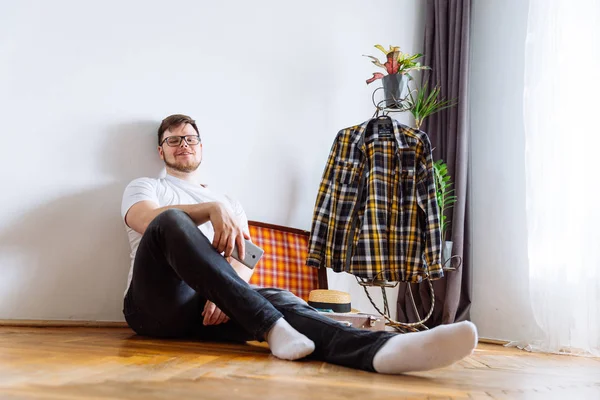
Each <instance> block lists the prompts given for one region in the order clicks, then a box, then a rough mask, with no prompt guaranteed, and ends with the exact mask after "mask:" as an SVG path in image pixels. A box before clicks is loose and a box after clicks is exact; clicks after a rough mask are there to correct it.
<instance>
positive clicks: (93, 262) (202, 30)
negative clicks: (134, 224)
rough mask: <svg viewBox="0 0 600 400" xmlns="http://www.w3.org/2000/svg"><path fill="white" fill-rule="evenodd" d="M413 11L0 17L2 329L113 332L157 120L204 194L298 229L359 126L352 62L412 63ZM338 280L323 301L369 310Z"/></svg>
mask: <svg viewBox="0 0 600 400" xmlns="http://www.w3.org/2000/svg"><path fill="white" fill-rule="evenodd" d="M423 7H424V4H423V3H422V2H420V1H417V0H404V1H392V0H383V1H380V2H378V3H377V4H370V3H367V2H364V1H358V0H354V1H348V0H336V1H327V2H323V1H316V0H309V1H302V2H282V1H275V0H270V1H267V0H262V1H253V2H246V1H220V2H209V1H204V2H199V1H191V0H188V1H172V2H168V3H167V2H164V1H126V2H125V1H114V0H111V1H102V2H101V1H96V2H80V1H75V0H70V1H68V0H63V1H58V0H57V1H53V2H44V1H17V0H12V1H10V0H9V1H3V2H2V3H1V4H0V110H1V111H0V113H1V116H2V117H1V119H0V120H1V121H2V124H1V130H0V135H1V138H2V148H3V150H4V151H3V152H2V157H0V178H1V182H2V187H3V190H2V197H1V199H2V200H1V201H2V203H1V205H2V207H1V208H0V268H1V277H2V278H1V280H0V319H8V318H25V319H37V318H40V319H41V318H43V319H86V320H87V319H89V320H122V316H121V303H122V299H121V297H122V292H123V290H124V286H125V282H126V276H127V270H128V268H129V258H128V251H129V248H128V243H127V237H126V234H125V231H124V229H123V225H122V222H121V220H120V217H119V205H120V200H121V195H122V190H123V189H124V187H125V185H126V184H127V183H128V182H129V181H130V180H131V179H133V178H136V177H139V176H154V175H156V174H158V173H159V172H160V170H161V164H160V162H159V160H158V157H157V155H156V153H155V152H156V150H155V130H156V128H157V125H158V123H159V121H160V120H161V119H162V118H163V117H165V116H167V115H169V114H172V113H186V114H190V115H192V116H193V117H194V118H196V119H197V121H199V127H200V129H201V132H202V137H203V142H204V162H203V164H202V167H201V168H202V172H203V175H204V178H205V181H206V182H207V183H208V184H209V185H211V186H212V187H214V188H215V189H218V190H222V191H225V192H227V193H229V194H231V195H232V196H234V197H237V198H238V199H239V200H240V201H241V202H242V204H244V206H245V208H246V211H247V214H248V215H249V217H250V218H251V219H255V220H262V221H267V222H272V223H278V224H284V225H289V226H294V227H298V228H302V229H310V223H311V219H312V212H313V206H314V201H315V196H316V191H317V188H318V184H319V180H320V178H321V174H322V171H323V167H324V165H325V161H326V158H327V155H328V152H329V149H330V147H331V144H332V142H333V139H334V137H335V134H336V133H337V131H338V130H339V129H341V128H343V127H346V126H350V125H353V124H356V123H359V122H362V121H364V120H366V119H368V118H370V116H371V115H372V113H373V106H372V104H371V91H372V90H373V89H374V87H373V86H369V87H367V86H366V84H365V79H367V78H368V77H370V75H371V72H373V71H375V67H374V66H373V65H372V64H370V62H369V60H368V59H366V58H364V57H362V56H361V55H362V54H376V52H377V50H376V49H374V48H373V45H374V44H375V43H381V44H384V45H388V44H396V45H401V46H402V49H403V51H407V52H417V51H420V50H421V46H422V36H423V22H424V14H423V11H424V8H423ZM406 118H407V117H406V116H402V117H400V118H398V119H399V120H401V121H402V122H405V123H406V122H408V120H407V119H406ZM352 279H354V278H353V277H350V279H344V278H343V277H335V278H334V277H332V279H331V281H332V285H331V287H332V288H338V289H343V290H351V292H352V294H353V296H354V297H353V299H354V306H355V307H358V308H361V309H363V310H364V311H367V310H368V309H369V308H368V307H367V303H366V302H367V300H366V298H365V297H364V294H363V293H361V292H360V290H357V288H356V285H355V284H354V287H352V286H350V283H349V282H351V280H352ZM392 297H393V298H392V303H394V304H395V296H392ZM393 308H394V310H393V312H395V306H394V307H393Z"/></svg>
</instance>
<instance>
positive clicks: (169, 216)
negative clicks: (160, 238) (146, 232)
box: [148, 208, 193, 228]
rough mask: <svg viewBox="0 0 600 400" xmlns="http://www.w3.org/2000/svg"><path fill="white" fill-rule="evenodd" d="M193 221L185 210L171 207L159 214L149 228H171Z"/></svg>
mask: <svg viewBox="0 0 600 400" xmlns="http://www.w3.org/2000/svg"><path fill="white" fill-rule="evenodd" d="M189 222H192V223H193V221H192V219H191V218H190V216H189V215H188V214H187V213H186V212H185V211H183V210H179V209H177V208H169V209H167V210H165V211H163V212H161V213H160V214H158V215H157V216H156V217H154V219H153V220H152V221H151V222H150V225H148V228H158V227H161V228H170V227H176V226H181V225H182V224H185V223H189Z"/></svg>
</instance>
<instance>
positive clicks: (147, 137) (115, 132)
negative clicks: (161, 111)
mask: <svg viewBox="0 0 600 400" xmlns="http://www.w3.org/2000/svg"><path fill="white" fill-rule="evenodd" d="M159 125H160V121H138V122H131V123H124V124H119V125H116V126H114V127H112V128H109V129H108V132H107V135H106V136H107V140H106V146H105V150H104V152H103V155H104V158H103V161H102V166H103V167H104V172H106V173H108V174H109V175H110V176H111V177H113V178H114V179H115V180H117V181H121V182H124V183H125V185H127V183H129V182H130V181H131V180H132V179H135V178H139V177H142V176H148V177H156V176H159V175H160V174H161V173H162V174H164V163H163V161H162V160H161V159H160V158H159V156H158V150H157V147H158V136H157V129H158V126H159ZM123 189H125V186H123ZM121 194H122V193H121Z"/></svg>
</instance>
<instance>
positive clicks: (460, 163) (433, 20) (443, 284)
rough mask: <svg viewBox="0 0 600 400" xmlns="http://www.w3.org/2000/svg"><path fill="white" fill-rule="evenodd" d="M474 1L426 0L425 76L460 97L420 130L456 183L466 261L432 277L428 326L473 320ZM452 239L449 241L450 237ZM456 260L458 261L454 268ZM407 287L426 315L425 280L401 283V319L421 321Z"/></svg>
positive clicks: (457, 221) (460, 251)
mask: <svg viewBox="0 0 600 400" xmlns="http://www.w3.org/2000/svg"><path fill="white" fill-rule="evenodd" d="M470 16H471V1H470V0H428V1H427V11H426V22H425V46H424V51H423V54H424V57H423V64H424V65H427V66H429V67H431V71H428V72H426V73H425V74H424V75H423V77H424V80H425V81H426V82H427V83H428V86H429V87H430V88H431V87H433V86H436V85H439V86H440V87H441V95H442V97H444V98H446V99H456V100H457V101H458V104H457V105H456V106H455V107H452V108H449V109H446V110H444V111H441V112H439V113H437V114H434V115H432V116H430V117H429V118H427V119H426V120H425V123H424V124H423V125H422V126H421V130H423V131H424V132H427V133H428V135H429V138H430V139H431V144H432V147H433V148H434V152H433V156H434V160H438V159H440V158H441V159H443V160H444V161H445V162H446V163H447V164H448V170H449V172H450V174H451V176H452V179H453V181H454V185H455V189H456V193H455V194H456V196H457V197H458V201H457V202H456V204H455V205H454V209H453V210H451V212H450V213H449V215H448V217H451V218H452V219H451V221H452V225H451V227H450V228H449V229H450V231H451V232H452V234H451V237H452V241H453V242H454V249H453V254H454V255H459V256H460V257H462V259H463V263H462V266H461V267H460V268H458V270H456V271H448V272H446V274H445V277H444V278H442V279H440V280H437V281H434V282H433V286H434V292H435V307H434V311H433V315H432V316H431V318H430V319H429V320H428V321H427V323H426V325H427V326H429V327H433V326H437V325H440V324H448V323H452V322H457V321H462V320H466V319H469V310H470V307H471V263H470V260H469V258H468V256H469V248H470V239H469V235H470V232H469V215H468V212H467V211H468V204H467V198H468V195H467V191H468V180H467V172H468V168H467V167H468V162H469V160H468V157H469V117H468V108H469V99H468V91H469V85H468V78H469V31H470ZM446 240H449V239H446ZM456 264H457V263H455V266H456ZM409 289H411V290H412V293H413V296H414V299H415V303H416V306H417V311H418V313H419V315H420V316H421V317H423V316H425V315H426V314H427V313H428V312H429V309H430V307H431V294H430V290H429V284H428V283H427V282H424V283H421V284H410V285H409V284H406V283H400V289H399V290H400V291H399V293H398V320H399V321H402V322H414V321H417V320H418V318H417V315H416V314H415V311H414V308H413V305H412V301H411V299H410V293H409Z"/></svg>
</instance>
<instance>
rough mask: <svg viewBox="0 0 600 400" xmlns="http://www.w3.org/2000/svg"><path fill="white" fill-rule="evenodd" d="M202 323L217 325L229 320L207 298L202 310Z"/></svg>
mask: <svg viewBox="0 0 600 400" xmlns="http://www.w3.org/2000/svg"><path fill="white" fill-rule="evenodd" d="M202 316H203V317H204V320H203V321H202V323H203V324H204V325H219V324H224V323H225V322H227V321H229V317H228V316H227V315H225V313H224V312H223V311H221V310H220V309H219V307H217V306H216V305H215V303H213V302H212V301H209V300H207V301H206V304H205V305H204V311H202Z"/></svg>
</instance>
